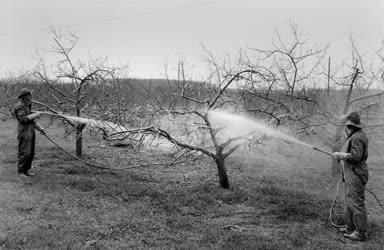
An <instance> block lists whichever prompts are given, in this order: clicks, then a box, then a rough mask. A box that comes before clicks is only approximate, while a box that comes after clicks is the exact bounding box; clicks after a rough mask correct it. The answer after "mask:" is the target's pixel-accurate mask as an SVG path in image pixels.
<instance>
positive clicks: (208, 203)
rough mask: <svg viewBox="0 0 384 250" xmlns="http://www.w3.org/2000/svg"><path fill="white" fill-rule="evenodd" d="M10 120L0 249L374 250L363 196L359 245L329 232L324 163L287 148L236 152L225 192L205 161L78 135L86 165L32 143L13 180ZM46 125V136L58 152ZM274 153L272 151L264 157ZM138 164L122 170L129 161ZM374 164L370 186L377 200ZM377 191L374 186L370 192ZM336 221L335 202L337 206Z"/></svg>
mask: <svg viewBox="0 0 384 250" xmlns="http://www.w3.org/2000/svg"><path fill="white" fill-rule="evenodd" d="M15 130H16V129H15V122H14V121H10V120H8V121H1V122H0V166H1V167H0V187H1V188H0V249H127V248H133V249H201V248H205V249H382V246H383V245H384V240H383V237H382V236H383V233H384V226H383V222H384V216H383V213H384V211H383V210H380V208H379V207H378V205H377V204H376V203H375V202H374V200H373V198H372V197H371V196H369V195H368V194H367V206H368V208H369V209H368V211H369V221H370V227H369V232H368V234H369V235H368V242H367V243H353V242H349V241H347V240H345V239H344V238H343V237H342V235H341V234H339V233H337V231H336V230H335V229H333V228H332V227H330V225H329V222H328V211H329V207H330V205H331V201H332V198H333V195H334V192H335V185H336V182H337V180H335V179H331V178H330V177H329V175H328V172H329V170H328V165H329V159H328V158H326V156H323V155H321V154H319V153H315V152H309V150H308V149H304V148H298V147H295V146H293V145H281V146H275V147H274V150H273V151H272V150H271V148H268V146H260V147H259V148H258V149H257V150H254V152H252V154H249V152H247V151H240V152H239V153H238V154H237V155H235V156H234V157H232V158H231V159H229V162H228V164H227V167H228V171H229V176H230V182H231V188H230V189H229V190H224V189H222V188H220V187H219V186H218V183H217V177H216V169H215V166H214V165H213V163H212V162H211V160H209V159H204V160H199V161H195V162H186V163H183V164H179V165H177V166H160V165H151V163H159V162H167V161H170V160H171V156H170V155H168V154H167V153H164V152H163V153H162V152H146V151H141V152H140V151H135V150H132V149H123V148H110V147H108V146H105V147H104V146H100V144H99V143H96V144H94V143H92V142H93V141H94V140H97V138H91V137H87V138H86V143H85V147H84V150H85V153H86V158H87V159H89V160H93V161H97V162H99V163H101V164H106V165H108V166H113V167H114V168H120V169H123V170H113V171H102V170H97V169H94V168H90V167H87V166H84V165H82V164H81V163H79V162H75V161H73V160H72V159H70V158H69V157H68V156H66V155H65V154H64V153H62V152H61V151H60V150H58V149H57V148H55V147H54V146H52V145H51V144H50V143H49V142H48V141H46V140H45V139H44V138H42V137H41V136H38V144H37V154H36V160H35V163H34V166H35V167H34V169H33V171H34V172H35V173H36V176H34V177H31V178H23V177H20V176H18V175H17V174H16V140H15V138H16V131H15ZM62 134H63V133H62V131H61V130H60V129H58V128H56V127H51V128H50V129H49V130H48V135H50V136H53V138H54V139H55V140H56V141H57V142H58V143H59V144H60V145H63V146H64V147H65V148H66V149H68V150H71V149H72V142H71V138H70V137H68V138H63V137H62V136H61V135H62ZM276 151H277V152H278V154H274V153H273V152H276ZM146 163H148V164H149V165H148V166H147V167H140V168H134V169H125V170H124V168H129V167H132V166H136V165H138V164H146ZM381 165H382V164H381V162H372V163H371V164H370V167H371V176H372V177H371V180H370V186H371V187H373V188H375V191H376V193H377V194H378V195H379V196H380V197H384V190H383V185H382V182H383V180H384V169H382V168H381V167H380V166H381ZM380 188H381V189H380ZM336 212H337V214H341V212H342V205H338V206H337V209H336Z"/></svg>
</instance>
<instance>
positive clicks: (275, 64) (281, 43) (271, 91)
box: [241, 23, 327, 130]
mask: <svg viewBox="0 0 384 250" xmlns="http://www.w3.org/2000/svg"><path fill="white" fill-rule="evenodd" d="M326 51H327V48H324V49H319V48H318V47H317V46H315V45H311V44H309V43H308V41H306V39H305V38H304V37H303V35H302V34H301V32H300V31H299V29H298V27H297V25H296V24H294V23H291V24H290V32H289V34H288V36H287V37H284V38H283V36H282V35H281V34H280V32H279V31H276V37H275V39H274V41H273V48H272V49H266V50H265V49H257V48H250V49H248V50H247V51H246V52H245V53H244V54H243V55H242V56H241V64H242V65H244V67H248V68H251V69H254V70H255V71H257V72H259V74H257V75H254V76H252V78H247V79H244V80H245V81H246V84H244V87H243V92H242V93H243V94H242V97H243V102H244V109H245V110H247V111H248V112H250V113H255V114H256V115H259V116H264V117H266V118H267V119H269V120H270V123H271V124H274V125H276V126H280V125H287V126H294V125H295V126H296V128H297V129H301V130H309V129H311V128H312V120H313V117H314V116H315V115H316V114H317V110H316V108H315V107H316V102H317V100H316V94H317V93H316V91H315V89H316V82H317V80H318V74H319V70H320V65H321V62H322V60H323V58H324V55H325V53H326Z"/></svg>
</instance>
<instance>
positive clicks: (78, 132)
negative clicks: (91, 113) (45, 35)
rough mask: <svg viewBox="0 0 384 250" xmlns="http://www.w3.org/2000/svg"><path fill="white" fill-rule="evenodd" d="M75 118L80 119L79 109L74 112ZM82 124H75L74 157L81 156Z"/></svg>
mask: <svg viewBox="0 0 384 250" xmlns="http://www.w3.org/2000/svg"><path fill="white" fill-rule="evenodd" d="M76 115H77V117H80V109H77V110H76ZM83 129H84V125H83V124H77V126H76V156H77V157H80V158H81V157H82V156H83Z"/></svg>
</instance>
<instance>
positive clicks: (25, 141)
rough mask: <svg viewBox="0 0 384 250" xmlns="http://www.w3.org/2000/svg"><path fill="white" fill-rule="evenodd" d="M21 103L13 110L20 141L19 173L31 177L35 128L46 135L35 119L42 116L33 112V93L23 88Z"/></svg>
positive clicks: (20, 94)
mask: <svg viewBox="0 0 384 250" xmlns="http://www.w3.org/2000/svg"><path fill="white" fill-rule="evenodd" d="M18 98H19V102H18V103H17V104H16V105H15V107H14V108H13V115H14V116H15V118H16V119H17V121H18V123H19V124H18V128H17V140H18V155H17V157H18V162H17V172H18V173H19V174H21V175H22V176H31V175H33V174H32V173H30V172H29V170H30V169H31V167H32V161H33V158H34V156H35V128H36V129H37V130H39V131H40V132H41V133H42V134H45V131H44V128H42V127H41V126H40V125H39V124H38V123H36V122H35V119H36V118H38V117H39V116H40V115H41V112H33V113H32V111H31V108H32V92H31V91H30V90H29V89H27V88H22V89H21V90H20V92H19V96H18Z"/></svg>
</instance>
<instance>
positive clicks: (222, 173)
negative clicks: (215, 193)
mask: <svg viewBox="0 0 384 250" xmlns="http://www.w3.org/2000/svg"><path fill="white" fill-rule="evenodd" d="M215 162H216V165H217V171H218V174H219V180H220V186H221V187H222V188H229V181H228V175H227V170H226V169H225V159H223V158H222V157H218V158H217V159H216V160H215Z"/></svg>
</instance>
